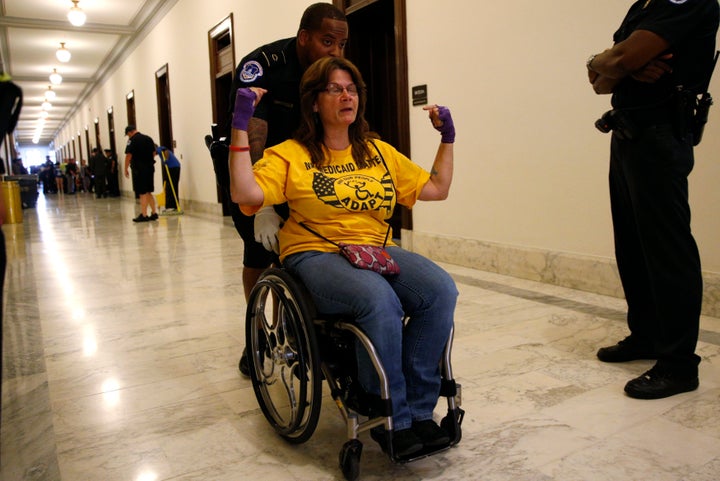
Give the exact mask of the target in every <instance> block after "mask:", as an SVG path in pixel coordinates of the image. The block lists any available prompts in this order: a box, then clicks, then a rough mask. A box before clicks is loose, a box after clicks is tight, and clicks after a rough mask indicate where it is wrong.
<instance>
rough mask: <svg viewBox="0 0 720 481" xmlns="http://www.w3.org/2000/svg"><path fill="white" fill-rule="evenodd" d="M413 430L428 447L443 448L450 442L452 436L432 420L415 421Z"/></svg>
mask: <svg viewBox="0 0 720 481" xmlns="http://www.w3.org/2000/svg"><path fill="white" fill-rule="evenodd" d="M412 429H413V431H414V432H415V435H416V436H417V437H418V438H420V441H422V443H423V445H425V446H426V447H437V446H443V445H445V444H448V443H449V442H450V435H449V434H448V433H447V432H445V430H444V429H443V428H441V427H440V426H438V425H437V424H435V421H433V420H432V419H427V420H425V421H413V424H412Z"/></svg>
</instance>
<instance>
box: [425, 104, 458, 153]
mask: <svg viewBox="0 0 720 481" xmlns="http://www.w3.org/2000/svg"><path fill="white" fill-rule="evenodd" d="M423 110H427V111H429V114H428V115H429V117H430V122H432V125H433V127H435V130H437V131H438V132H440V135H441V138H440V141H441V142H442V143H443V144H452V143H454V142H455V124H454V123H453V119H452V115H450V109H449V108H447V107H443V106H442V105H429V106H427V107H423Z"/></svg>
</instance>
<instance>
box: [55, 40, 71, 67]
mask: <svg viewBox="0 0 720 481" xmlns="http://www.w3.org/2000/svg"><path fill="white" fill-rule="evenodd" d="M55 57H57V59H58V60H60V61H61V62H63V63H65V62H69V61H70V58H71V57H72V54H70V50H68V49H67V48H65V42H60V48H59V49H57V50H56V51H55Z"/></svg>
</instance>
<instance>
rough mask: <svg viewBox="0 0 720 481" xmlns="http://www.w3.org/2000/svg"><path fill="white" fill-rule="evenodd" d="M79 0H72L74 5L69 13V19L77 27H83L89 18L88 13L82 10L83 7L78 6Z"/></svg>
mask: <svg viewBox="0 0 720 481" xmlns="http://www.w3.org/2000/svg"><path fill="white" fill-rule="evenodd" d="M78 1H79V0H72V3H73V6H72V8H71V9H70V11H69V12H68V14H67V18H68V20H70V23H72V24H73V25H74V26H76V27H82V26H83V25H84V24H85V20H87V15H85V12H83V11H82V8H80V7H78Z"/></svg>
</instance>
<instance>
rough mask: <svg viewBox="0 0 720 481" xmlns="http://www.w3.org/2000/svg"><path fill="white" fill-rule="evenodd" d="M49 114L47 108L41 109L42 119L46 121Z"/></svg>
mask: <svg viewBox="0 0 720 481" xmlns="http://www.w3.org/2000/svg"><path fill="white" fill-rule="evenodd" d="M49 115H50V113H49V112H48V111H47V110H41V111H40V120H41V121H43V122H44V121H45V119H47V118H48V116H49Z"/></svg>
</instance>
